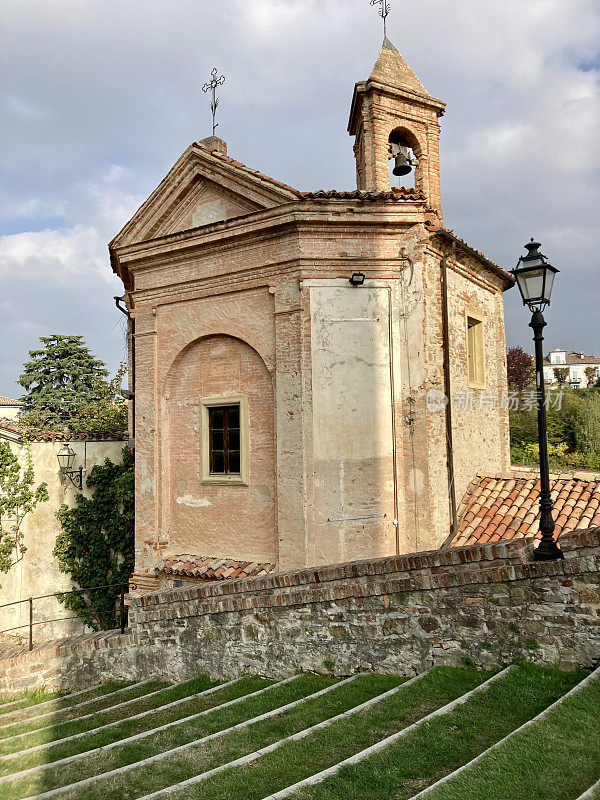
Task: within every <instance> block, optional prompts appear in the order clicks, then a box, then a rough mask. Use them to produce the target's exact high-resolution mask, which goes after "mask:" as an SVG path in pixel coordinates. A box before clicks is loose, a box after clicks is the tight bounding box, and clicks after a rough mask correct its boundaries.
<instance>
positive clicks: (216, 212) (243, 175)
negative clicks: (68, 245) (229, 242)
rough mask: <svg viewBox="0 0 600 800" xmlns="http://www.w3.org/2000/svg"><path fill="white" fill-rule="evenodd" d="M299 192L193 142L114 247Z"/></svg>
mask: <svg viewBox="0 0 600 800" xmlns="http://www.w3.org/2000/svg"><path fill="white" fill-rule="evenodd" d="M299 196H300V193H299V192H297V191H296V190H295V189H292V188H291V187H289V186H286V185H285V184H282V183H279V182H278V181H275V180H274V179H272V178H269V177H268V176H266V175H263V174H262V173H260V172H257V171H256V170H252V169H249V168H248V167H246V166H244V165H243V164H241V163H239V162H238V161H234V160H233V159H232V158H229V157H228V156H227V155H225V154H223V153H219V152H211V151H210V150H208V149H207V148H205V147H204V146H203V145H202V144H200V143H194V144H192V145H190V147H188V149H187V150H186V151H185V153H184V154H183V155H182V156H181V158H180V159H179V160H178V161H177V163H176V164H175V165H174V166H173V168H172V169H171V170H170V172H169V173H168V175H167V176H166V177H165V178H164V179H163V180H162V181H161V183H160V184H159V186H158V187H157V188H156V189H155V190H154V192H153V193H152V194H151V195H150V197H149V198H148V199H147V200H146V202H145V203H143V204H142V205H141V206H140V208H139V209H138V210H137V211H136V213H135V214H134V215H133V217H132V218H131V219H130V220H129V222H128V223H127V224H126V225H125V226H124V227H123V229H122V230H121V231H120V232H119V233H118V234H117V236H116V237H115V238H114V239H113V241H112V242H111V245H110V246H111V248H114V247H119V246H123V245H129V244H134V243H136V242H143V241H146V240H148V239H155V238H157V237H160V236H165V235H167V234H170V233H176V232H178V231H185V230H189V229H192V228H198V227H200V226H203V225H210V224H211V223H214V222H222V221H223V220H227V219H233V218H235V217H240V216H243V215H244V214H249V213H252V212H253V211H260V210H262V209H267V208H273V207H275V206H278V205H282V204H283V203H289V202H290V201H292V200H296V199H298V197H299Z"/></svg>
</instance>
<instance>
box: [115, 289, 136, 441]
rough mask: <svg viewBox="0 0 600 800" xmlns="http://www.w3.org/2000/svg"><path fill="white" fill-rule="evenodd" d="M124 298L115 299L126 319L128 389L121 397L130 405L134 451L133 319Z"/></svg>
mask: <svg viewBox="0 0 600 800" xmlns="http://www.w3.org/2000/svg"><path fill="white" fill-rule="evenodd" d="M125 296H126V295H123V297H115V298H114V301H115V305H116V306H117V308H118V309H119V311H120V312H121V313H122V314H125V316H126V317H127V339H128V344H129V389H128V390H127V391H124V392H123V395H124V396H125V397H126V398H127V400H129V402H130V403H131V423H130V427H131V431H130V438H129V442H128V444H129V447H130V448H131V449H132V450H134V449H135V317H133V316H132V315H131V311H130V310H129V309H128V308H127V306H126V305H125Z"/></svg>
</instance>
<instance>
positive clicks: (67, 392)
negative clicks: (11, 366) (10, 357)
mask: <svg viewBox="0 0 600 800" xmlns="http://www.w3.org/2000/svg"><path fill="white" fill-rule="evenodd" d="M40 342H41V343H42V344H43V345H44V347H43V348H42V349H41V350H31V351H30V352H29V355H30V357H31V361H28V362H27V363H26V364H24V366H23V373H22V375H21V377H20V378H19V383H20V384H21V386H23V387H24V388H25V389H26V391H27V393H26V394H25V395H24V396H23V397H22V398H21V399H22V401H23V403H24V407H23V412H22V416H23V418H24V420H25V422H26V423H27V422H28V423H29V424H33V425H35V426H36V427H48V426H49V425H51V424H52V423H57V422H64V421H65V420H68V419H70V418H71V417H74V416H75V415H76V414H77V413H78V412H79V411H80V410H81V409H82V408H84V407H89V406H91V405H93V404H94V403H97V402H99V400H100V399H101V395H100V392H99V388H98V387H99V383H100V382H102V381H103V380H104V379H105V378H106V377H107V376H108V371H107V369H106V366H105V364H104V363H103V362H102V361H100V360H99V359H97V358H95V357H94V356H93V355H92V354H91V353H90V351H89V349H88V348H87V347H86V345H85V343H84V341H83V337H82V336H62V335H60V334H53V335H52V336H41V337H40Z"/></svg>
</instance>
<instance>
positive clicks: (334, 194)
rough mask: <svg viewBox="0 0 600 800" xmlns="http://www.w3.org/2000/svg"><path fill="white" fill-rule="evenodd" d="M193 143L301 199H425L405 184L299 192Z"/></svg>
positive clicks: (208, 148)
mask: <svg viewBox="0 0 600 800" xmlns="http://www.w3.org/2000/svg"><path fill="white" fill-rule="evenodd" d="M195 145H196V146H197V147H201V148H202V149H203V150H206V151H207V152H209V153H210V154H211V155H212V156H214V157H215V158H218V159H219V160H220V161H224V162H225V163H226V164H231V166H233V167H236V168H237V169H240V170H242V171H243V172H247V173H249V174H250V175H253V176H254V177H256V178H259V179H260V180H261V181H266V182H267V183H271V184H272V185H273V186H277V187H278V188H279V189H285V190H286V191H288V192H291V193H292V194H294V195H295V196H296V197H298V198H300V199H302V200H320V199H326V198H337V199H341V200H423V201H425V200H426V198H425V195H424V194H423V192H420V191H419V190H418V189H413V188H407V187H406V186H394V187H392V188H391V189H390V190H389V191H387V192H363V191H360V190H358V189H354V190H351V191H337V190H335V189H317V190H315V191H311V192H301V191H299V190H298V189H294V187H293V186H289V185H288V184H287V183H282V181H278V180H276V179H275V178H271V177H270V175H265V173H264V172H259V170H257V169H252V168H251V167H248V166H246V164H242V162H241V161H236V159H235V158H232V157H231V156H228V155H226V154H225V153H221V152H219V151H218V150H215V149H212V148H210V147H207V146H206V145H204V144H202V142H196V143H195Z"/></svg>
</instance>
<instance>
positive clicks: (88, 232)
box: [0, 225, 111, 283]
mask: <svg viewBox="0 0 600 800" xmlns="http://www.w3.org/2000/svg"><path fill="white" fill-rule="evenodd" d="M107 262H108V258H107V254H106V244H105V243H104V241H103V240H102V237H101V236H100V235H99V233H98V231H97V230H96V228H93V227H92V226H83V225H76V226H75V227H74V228H69V229H67V230H65V231H56V230H45V231H36V232H34V233H28V232H26V233H16V234H13V235H11V236H2V237H1V238H0V277H1V278H4V279H7V278H9V277H10V276H11V275H12V274H14V275H18V276H19V277H20V278H23V277H25V278H42V279H44V280H52V281H57V282H60V283H66V282H71V281H73V280H81V279H84V278H85V277H86V275H89V274H90V272H91V271H93V272H95V273H96V274H97V275H99V276H101V277H102V278H104V279H105V280H109V279H110V278H111V274H110V272H109V270H108V269H107Z"/></svg>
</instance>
